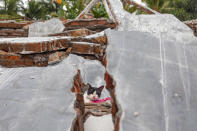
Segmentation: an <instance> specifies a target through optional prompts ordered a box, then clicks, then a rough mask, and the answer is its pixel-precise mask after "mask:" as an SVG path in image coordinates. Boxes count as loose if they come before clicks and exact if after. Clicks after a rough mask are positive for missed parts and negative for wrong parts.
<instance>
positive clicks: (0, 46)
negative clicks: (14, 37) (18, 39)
mask: <svg viewBox="0 0 197 131" xmlns="http://www.w3.org/2000/svg"><path fill="white" fill-rule="evenodd" d="M9 46H10V44H8V43H0V50H3V51H6V52H8V51H9Z"/></svg>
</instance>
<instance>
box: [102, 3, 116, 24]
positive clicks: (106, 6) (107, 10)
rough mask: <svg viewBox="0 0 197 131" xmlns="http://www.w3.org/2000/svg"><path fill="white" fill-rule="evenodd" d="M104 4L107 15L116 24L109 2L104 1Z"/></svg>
mask: <svg viewBox="0 0 197 131" xmlns="http://www.w3.org/2000/svg"><path fill="white" fill-rule="evenodd" d="M103 4H104V6H105V10H106V12H107V14H108V16H109V19H110V20H113V21H114V22H115V18H114V16H113V14H112V11H111V9H110V8H109V5H108V3H107V1H106V0H103Z"/></svg>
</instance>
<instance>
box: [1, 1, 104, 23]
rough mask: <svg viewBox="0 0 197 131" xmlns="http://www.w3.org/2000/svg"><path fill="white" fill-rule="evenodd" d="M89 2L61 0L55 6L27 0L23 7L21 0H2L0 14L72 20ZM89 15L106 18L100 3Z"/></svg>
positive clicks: (52, 3) (51, 2) (37, 18)
mask: <svg viewBox="0 0 197 131" xmlns="http://www.w3.org/2000/svg"><path fill="white" fill-rule="evenodd" d="M90 1H91V0H62V4H57V3H55V2H54V1H53V0H29V2H28V5H27V7H24V3H23V1H22V0H3V3H4V5H3V6H2V7H0V13H1V14H8V15H18V14H19V13H22V14H24V15H25V17H27V18H30V19H33V20H46V19H49V18H51V17H61V18H66V19H74V18H76V17H77V16H78V15H79V14H80V13H81V11H82V10H83V9H84V8H85V6H86V5H87V4H88V3H89V2H90ZM91 13H92V14H93V15H94V17H96V18H100V17H105V18H108V15H107V13H106V11H105V8H104V5H103V4H101V3H100V2H98V4H97V5H96V6H94V7H93V9H92V11H91Z"/></svg>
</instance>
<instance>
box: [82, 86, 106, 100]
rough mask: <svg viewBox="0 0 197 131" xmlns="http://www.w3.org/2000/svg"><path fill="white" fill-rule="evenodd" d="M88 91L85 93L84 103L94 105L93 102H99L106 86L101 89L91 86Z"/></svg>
mask: <svg viewBox="0 0 197 131" xmlns="http://www.w3.org/2000/svg"><path fill="white" fill-rule="evenodd" d="M88 85H89V88H88V90H87V91H86V92H85V93H84V95H83V96H84V103H92V101H93V100H98V99H99V98H100V97H101V93H102V90H103V88H104V86H101V87H99V88H96V87H92V86H91V85H90V84H88Z"/></svg>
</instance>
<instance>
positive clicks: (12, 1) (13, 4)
mask: <svg viewBox="0 0 197 131" xmlns="http://www.w3.org/2000/svg"><path fill="white" fill-rule="evenodd" d="M2 2H3V6H2V7H1V8H0V13H1V14H8V15H16V14H17V12H18V11H19V8H20V2H21V0H2Z"/></svg>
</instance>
